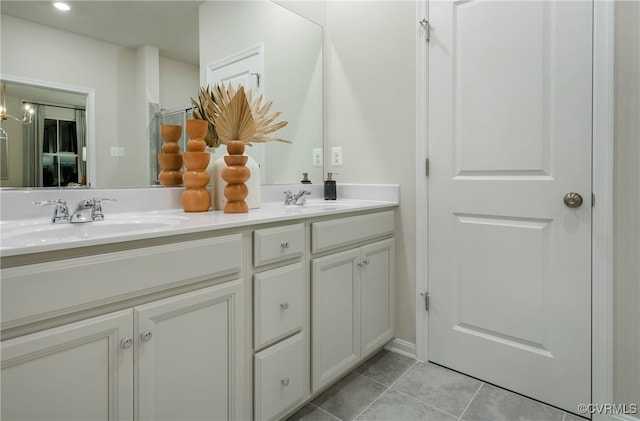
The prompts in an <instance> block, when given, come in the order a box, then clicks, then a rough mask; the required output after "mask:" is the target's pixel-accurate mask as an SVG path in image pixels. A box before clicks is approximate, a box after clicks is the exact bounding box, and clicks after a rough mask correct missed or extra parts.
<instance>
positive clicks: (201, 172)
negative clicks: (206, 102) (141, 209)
mask: <svg viewBox="0 0 640 421" xmlns="http://www.w3.org/2000/svg"><path fill="white" fill-rule="evenodd" d="M208 124H209V123H207V121H205V120H187V123H186V128H187V134H188V135H189V141H188V142H187V149H188V150H189V151H188V152H183V153H182V160H183V161H184V165H185V167H186V168H187V170H186V171H185V172H184V174H183V175H182V181H183V182H184V185H185V186H186V190H185V191H184V192H183V193H182V209H184V211H185V212H206V211H208V210H209V206H210V205H211V194H210V193H209V190H207V188H206V186H207V183H208V182H209V174H208V173H207V171H206V168H207V165H208V164H209V159H210V156H211V155H210V154H209V153H208V152H204V148H205V146H206V143H205V141H204V136H205V135H206V134H207V130H208ZM203 127H204V131H203Z"/></svg>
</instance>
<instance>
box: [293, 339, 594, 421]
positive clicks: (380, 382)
mask: <svg viewBox="0 0 640 421" xmlns="http://www.w3.org/2000/svg"><path fill="white" fill-rule="evenodd" d="M288 420H289V421H303V420H304V421H351V420H358V421H364V420H384V421H411V420H416V421H418V420H419V421H432V420H433V421H441V420H442V421H500V420H504V421H514V420H515V421H526V420H531V421H547V420H549V421H552V420H554V421H585V420H584V419H583V418H579V417H577V416H575V415H572V414H569V413H565V412H563V411H561V410H559V409H557V408H553V407H550V406H546V405H544V404H541V403H539V402H536V401H533V400H531V399H527V398H524V397H522V396H520V395H517V394H515V393H512V392H509V391H507V390H503V389H500V388H498V387H495V386H492V385H490V384H486V383H483V382H481V381H479V380H476V379H474V378H471V377H467V376H465V375H463V374H460V373H457V372H455V371H451V370H448V369H446V368H443V367H440V366H438V365H435V364H431V363H422V362H417V361H415V360H413V359H411V358H408V357H404V356H402V355H398V354H395V353H392V352H389V351H381V352H379V353H378V354H376V355H374V356H373V357H372V358H371V359H369V360H368V361H366V362H365V363H363V364H362V365H360V366H359V367H357V368H356V369H355V370H354V371H352V372H351V373H349V374H347V375H346V376H345V377H344V378H343V379H342V380H340V381H339V382H338V383H336V384H335V385H333V386H332V387H330V388H329V389H327V390H326V391H325V392H324V393H322V394H321V395H320V396H318V397H317V398H316V399H314V400H313V401H312V402H311V403H309V404H308V405H306V406H305V407H304V408H302V409H301V410H300V411H298V412H297V413H295V414H294V415H293V416H291V417H290V418H289V419H288Z"/></svg>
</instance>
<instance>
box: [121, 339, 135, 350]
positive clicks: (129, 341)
mask: <svg viewBox="0 0 640 421" xmlns="http://www.w3.org/2000/svg"><path fill="white" fill-rule="evenodd" d="M132 346H133V339H131V338H123V339H122V340H121V341H120V347H121V348H122V349H129V348H131V347H132Z"/></svg>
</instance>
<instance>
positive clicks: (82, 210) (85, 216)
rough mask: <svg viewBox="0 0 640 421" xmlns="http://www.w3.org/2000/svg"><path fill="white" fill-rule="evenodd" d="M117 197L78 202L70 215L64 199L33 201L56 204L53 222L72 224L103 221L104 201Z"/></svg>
mask: <svg viewBox="0 0 640 421" xmlns="http://www.w3.org/2000/svg"><path fill="white" fill-rule="evenodd" d="M115 201H116V199H98V198H94V199H87V200H81V201H80V202H78V205H77V206H76V209H75V211H74V212H73V215H70V213H69V208H68V207H67V202H66V201H65V200H64V199H57V200H44V201H42V202H33V204H34V205H38V206H48V205H55V209H54V210H53V217H51V222H52V223H54V224H55V223H57V222H60V221H64V222H71V223H72V224H75V223H80V222H93V221H101V220H103V219H104V214H103V213H102V202H115Z"/></svg>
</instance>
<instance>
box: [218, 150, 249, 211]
mask: <svg viewBox="0 0 640 421" xmlns="http://www.w3.org/2000/svg"><path fill="white" fill-rule="evenodd" d="M227 153H228V154H229V155H225V156H224V162H226V163H227V166H226V167H225V168H223V169H222V179H223V180H224V181H226V182H227V185H226V186H225V188H224V197H225V198H226V199H227V203H225V205H224V213H247V212H249V207H248V206H247V202H245V200H244V199H246V198H247V194H248V193H249V189H247V185H246V184H244V182H245V181H247V180H248V179H249V176H250V175H251V172H250V171H249V168H247V167H246V165H245V164H246V163H247V160H248V159H249V157H248V156H246V155H242V154H243V153H244V142H242V141H241V140H231V141H229V142H227Z"/></svg>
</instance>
